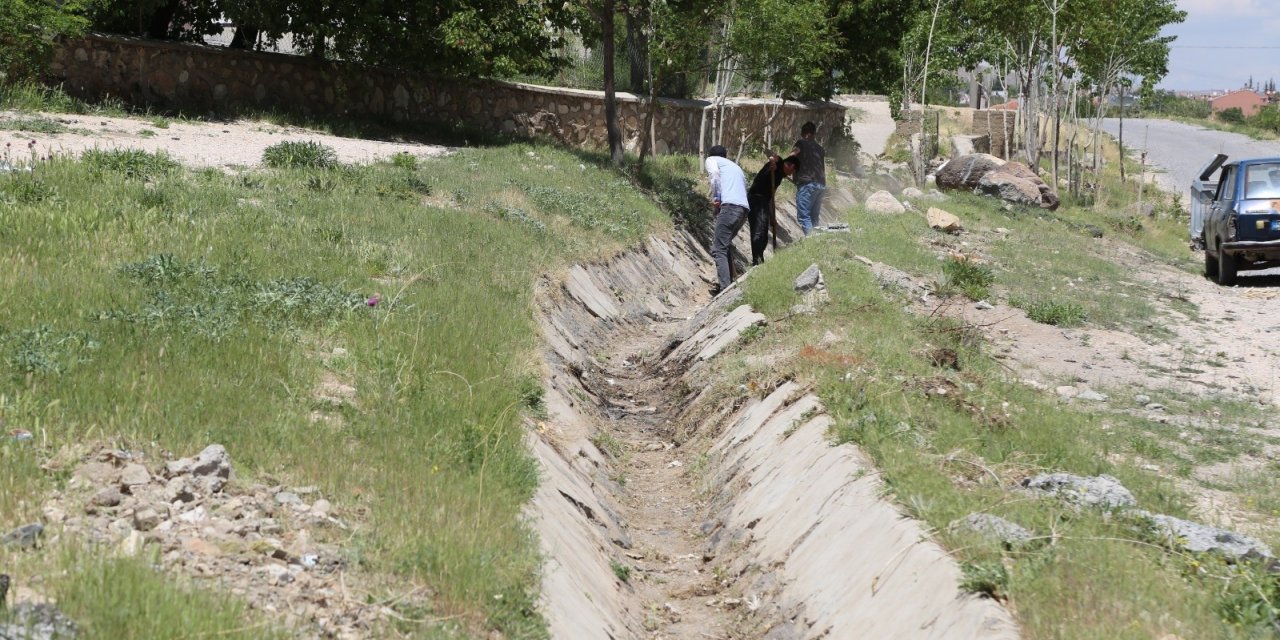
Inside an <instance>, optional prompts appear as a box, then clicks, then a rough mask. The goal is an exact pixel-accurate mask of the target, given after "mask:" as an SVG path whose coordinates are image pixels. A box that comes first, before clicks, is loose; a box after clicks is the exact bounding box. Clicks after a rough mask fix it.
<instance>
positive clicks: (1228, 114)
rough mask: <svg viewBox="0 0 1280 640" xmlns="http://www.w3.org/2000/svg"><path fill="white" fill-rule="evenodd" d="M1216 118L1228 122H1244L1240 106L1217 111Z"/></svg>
mask: <svg viewBox="0 0 1280 640" xmlns="http://www.w3.org/2000/svg"><path fill="white" fill-rule="evenodd" d="M1218 119H1219V120H1221V121H1223V122H1226V123H1228V124H1244V112H1243V111H1241V110H1240V107H1231V108H1230V109H1223V110H1222V111H1219V112H1218Z"/></svg>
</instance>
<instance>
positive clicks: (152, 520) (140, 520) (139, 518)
mask: <svg viewBox="0 0 1280 640" xmlns="http://www.w3.org/2000/svg"><path fill="white" fill-rule="evenodd" d="M163 519H164V518H162V517H161V516H160V514H159V513H158V512H157V511H156V510H155V509H152V508H151V507H146V508H143V509H139V510H138V511H137V512H136V513H134V514H133V528H135V529H137V530H138V531H150V530H152V529H154V528H156V525H158V524H160V521H161V520H163Z"/></svg>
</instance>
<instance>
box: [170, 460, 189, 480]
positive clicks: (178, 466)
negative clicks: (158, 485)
mask: <svg viewBox="0 0 1280 640" xmlns="http://www.w3.org/2000/svg"><path fill="white" fill-rule="evenodd" d="M194 464H195V461H194V460H192V459H191V458H182V459H181V460H170V461H169V462H168V463H166V464H165V466H164V469H165V475H167V476H169V477H170V478H174V477H177V476H185V475H187V474H189V473H191V467H192V465H194Z"/></svg>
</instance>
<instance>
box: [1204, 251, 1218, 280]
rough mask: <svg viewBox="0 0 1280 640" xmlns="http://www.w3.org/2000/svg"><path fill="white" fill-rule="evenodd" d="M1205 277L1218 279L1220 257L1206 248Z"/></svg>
mask: <svg viewBox="0 0 1280 640" xmlns="http://www.w3.org/2000/svg"><path fill="white" fill-rule="evenodd" d="M1204 277H1206V278H1209V279H1210V280H1217V279H1218V258H1217V257H1215V256H1214V255H1213V254H1212V253H1209V251H1208V250H1207V249H1206V250H1205V252H1204Z"/></svg>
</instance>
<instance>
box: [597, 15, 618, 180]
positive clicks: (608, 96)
mask: <svg viewBox="0 0 1280 640" xmlns="http://www.w3.org/2000/svg"><path fill="white" fill-rule="evenodd" d="M617 17H618V14H617V12H616V11H614V3H613V0H602V6H601V8H600V35H601V40H603V41H604V47H603V49H604V128H605V131H606V132H607V135H608V138H609V158H610V159H611V160H612V161H613V164H614V165H615V166H622V132H621V131H620V130H619V129H618V100H617V97H616V96H615V95H614V91H615V89H614V87H613V63H614V55H613V53H614V51H613V46H614V42H613V26H614V20H615V19H616V18H617Z"/></svg>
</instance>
